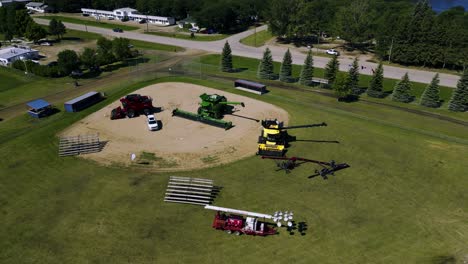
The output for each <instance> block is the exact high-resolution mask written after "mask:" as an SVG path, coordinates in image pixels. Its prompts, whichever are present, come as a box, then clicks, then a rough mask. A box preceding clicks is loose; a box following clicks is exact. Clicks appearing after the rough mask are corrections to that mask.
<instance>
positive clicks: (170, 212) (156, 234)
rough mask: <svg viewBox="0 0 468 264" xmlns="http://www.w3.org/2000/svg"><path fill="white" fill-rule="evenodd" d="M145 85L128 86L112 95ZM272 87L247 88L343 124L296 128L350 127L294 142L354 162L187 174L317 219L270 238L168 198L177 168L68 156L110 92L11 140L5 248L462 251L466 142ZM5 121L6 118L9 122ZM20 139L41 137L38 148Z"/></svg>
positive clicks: (158, 254) (226, 193) (363, 254)
mask: <svg viewBox="0 0 468 264" xmlns="http://www.w3.org/2000/svg"><path fill="white" fill-rule="evenodd" d="M158 81H185V82H194V83H198V84H202V85H206V86H210V87H214V88H218V89H222V90H225V91H230V92H231V91H233V92H235V90H234V89H232V87H231V84H228V83H225V82H217V81H216V82H214V81H209V80H195V79H191V78H175V77H172V78H161V79H159V80H158ZM137 88H138V87H137V86H132V87H128V88H125V89H122V87H115V91H114V93H111V97H112V98H111V99H109V100H110V101H112V100H114V99H117V98H118V97H119V95H121V94H124V93H125V92H128V93H130V92H132V91H133V90H135V89H137ZM273 93H274V94H275V97H271V96H263V97H257V96H254V95H252V96H251V95H247V94H244V93H242V94H243V95H246V96H249V97H252V98H261V99H262V100H264V101H267V102H269V103H274V104H276V105H279V106H281V107H283V108H285V109H286V110H287V111H288V112H289V113H290V115H291V122H292V124H303V123H306V122H307V123H309V122H311V120H312V121H315V120H319V121H322V120H323V121H326V122H328V123H329V124H330V126H328V127H325V128H323V129H322V128H317V129H315V128H313V129H297V130H291V131H290V134H292V135H295V136H297V137H298V139H325V140H332V139H335V140H339V141H340V144H319V143H307V142H293V143H292V146H291V152H290V153H288V155H289V154H292V155H296V156H303V157H309V158H316V159H324V160H328V159H335V160H337V161H339V162H348V163H349V164H350V165H351V166H352V167H351V168H349V169H347V170H343V171H341V172H340V173H337V174H336V176H334V177H330V179H329V180H327V181H325V180H322V179H321V178H314V179H307V176H308V175H310V174H311V173H313V170H314V168H315V167H314V166H313V165H311V166H309V165H303V166H301V167H299V168H297V169H298V170H297V171H294V172H293V173H292V174H288V175H285V174H284V172H282V171H281V172H275V171H274V170H275V168H276V164H275V163H274V162H267V161H265V160H261V159H260V158H258V157H251V158H247V159H244V160H241V161H238V162H234V163H230V164H226V165H223V166H219V167H215V168H211V169H206V170H197V171H189V172H180V173H177V175H178V176H189V177H200V178H208V179H214V180H215V183H216V184H217V185H220V186H223V190H222V192H221V195H220V196H219V199H217V200H216V205H219V206H226V207H232V208H239V209H245V210H251V211H258V212H263V213H269V212H273V211H275V210H293V211H294V212H295V217H296V218H295V220H296V221H306V222H307V224H308V231H307V233H306V235H305V236H298V235H293V236H290V235H288V234H287V233H286V231H285V230H284V229H282V230H281V234H280V235H278V236H272V237H266V238H260V237H253V236H240V237H237V236H229V235H226V234H225V233H224V232H221V231H216V230H214V229H212V228H211V223H212V219H213V216H214V212H213V211H208V210H204V209H202V208H200V207H198V206H190V205H187V206H184V205H175V204H167V203H163V202H162V196H163V193H164V190H165V188H166V185H167V179H168V177H169V176H170V175H174V174H173V173H155V172H152V171H150V170H139V169H136V168H123V167H120V166H119V164H115V165H113V166H100V165H98V164H96V163H94V162H90V161H88V160H86V159H81V158H73V157H72V158H64V159H60V158H58V157H57V155H56V149H55V144H56V138H55V136H56V134H57V133H58V132H59V131H61V130H63V129H64V128H66V127H68V126H69V125H70V124H72V123H74V122H76V121H78V120H80V119H81V118H82V117H84V116H86V115H88V114H90V113H92V112H94V111H95V110H96V109H99V108H101V107H102V106H103V105H105V104H106V103H104V102H103V103H101V104H99V105H96V106H93V107H92V108H90V109H87V110H85V111H83V112H80V113H76V114H65V113H60V114H58V115H57V116H55V117H51V119H48V122H42V123H38V125H37V126H36V128H35V129H31V130H30V131H29V132H27V133H26V134H24V135H23V136H21V137H17V138H16V139H14V140H11V141H9V142H5V143H4V144H1V145H0V150H1V151H0V166H1V167H2V168H7V169H6V170H5V171H4V172H5V173H2V174H0V180H1V181H2V185H1V186H0V188H2V189H14V190H15V191H14V192H13V193H12V194H11V195H9V196H1V197H2V200H1V201H0V213H1V214H2V226H0V232H1V234H2V237H1V238H0V246H1V247H2V249H3V250H2V251H1V252H0V258H1V259H2V260H4V261H3V262H5V263H19V262H32V261H36V262H41V263H44V262H46V263H80V262H83V261H85V262H90V261H93V262H113V263H122V262H128V261H131V262H138V263H153V262H158V263H173V262H174V261H177V262H180V263H187V262H189V263H213V262H220V261H224V262H229V263H274V262H279V263H286V262H287V263H290V262H293V263H311V262H317V263H369V262H386V263H387V262H388V263H403V262H404V263H418V262H419V263H424V262H428V260H429V261H432V260H433V259H436V258H438V257H440V256H446V255H448V256H452V255H453V256H455V257H456V258H458V257H459V255H457V254H459V253H458V252H462V253H463V252H464V251H463V249H464V248H465V246H466V243H464V242H465V241H464V240H463V239H456V238H454V237H453V233H454V232H450V233H445V232H444V230H447V229H451V230H456V231H459V232H462V234H465V235H466V233H463V232H464V231H463V230H466V227H467V224H466V222H465V221H463V220H464V219H465V218H464V217H463V214H460V215H457V214H454V212H457V210H460V209H461V210H462V212H463V211H466V209H467V208H466V206H467V205H466V203H464V201H466V199H467V198H468V197H467V194H466V190H465V188H464V186H466V184H467V183H468V182H467V179H466V177H464V176H465V172H466V164H464V163H462V162H460V159H459V158H460V157H463V156H465V155H466V153H467V148H466V147H465V146H460V145H459V144H454V143H450V142H443V141H438V144H441V145H439V146H438V147H437V148H435V147H434V146H431V145H430V144H429V143H428V142H427V141H428V140H434V139H433V138H432V137H428V136H426V135H421V136H418V137H414V136H413V135H409V134H408V133H406V132H404V131H403V133H401V131H399V129H397V128H393V127H390V128H389V127H387V126H385V125H381V124H376V123H374V122H367V121H366V120H362V119H355V118H349V117H348V116H346V115H343V114H341V113H332V112H328V111H322V110H321V109H320V108H315V107H308V106H306V105H304V104H297V103H292V102H291V101H289V100H283V99H282V98H281V95H284V96H285V97H287V98H296V97H297V98H298V99H297V100H298V101H300V102H303V103H308V102H314V101H315V100H319V101H322V100H328V99H323V98H321V97H320V96H318V95H313V94H304V93H298V92H294V91H281V90H278V91H277V90H275V91H273ZM276 95H277V97H276ZM329 100H330V102H329V103H330V104H332V105H333V104H336V105H337V106H340V105H338V103H337V102H336V101H335V102H332V101H331V100H332V99H329ZM327 102H328V101H327ZM246 107H248V106H246ZM356 107H358V108H363V110H366V111H368V110H369V109H373V110H374V111H377V112H378V111H379V108H378V107H376V108H368V107H367V106H363V105H356ZM340 109H341V108H340ZM393 111H394V112H395V113H399V114H400V115H401V118H402V119H403V118H406V120H407V121H406V123H404V124H406V125H407V124H411V123H413V122H414V117H413V116H412V115H408V114H407V113H404V112H400V111H398V110H393ZM28 120H29V119H27V118H25V120H24V121H27V122H28ZM49 120H50V121H49ZM12 121H13V120H12ZM12 121H6V122H5V124H4V126H7V127H9V129H8V130H9V131H12V130H10V129H20V128H16V125H17V124H19V123H21V122H22V121H23V120H21V122H20V120H19V119H18V121H17V122H12ZM439 125H440V123H434V124H433V125H432V126H434V127H436V126H439ZM444 126H446V127H447V128H456V127H457V126H456V125H453V124H444ZM2 131H6V130H1V131H0V135H3V133H4V132H2ZM49 138H55V139H53V141H54V142H52V143H51V141H49ZM21 146H30V148H29V149H28V151H25V149H24V148H23V147H21ZM439 147H441V148H439ZM47 153H48V154H47ZM20 159H21V160H24V161H26V162H25V163H24V165H23V166H17V167H16V168H9V167H8V165H10V164H11V163H12V162H15V161H16V160H20ZM10 175H13V176H10ZM135 182H138V184H135ZM18 183H20V184H18ZM38 186H40V187H38ZM30 190H31V191H30ZM5 199H6V200H5ZM428 230H429V231H430V232H428ZM234 249H235V250H234ZM246 252H248V253H246ZM462 256H463V255H462ZM213 260H214V261H213Z"/></svg>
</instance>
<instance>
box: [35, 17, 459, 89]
mask: <svg viewBox="0 0 468 264" xmlns="http://www.w3.org/2000/svg"><path fill="white" fill-rule="evenodd" d="M34 21H36V22H37V23H39V24H43V25H48V24H49V20H45V19H40V18H34ZM63 24H64V25H65V26H66V27H67V28H69V29H73V30H80V31H85V30H86V28H85V26H84V25H78V24H72V23H63ZM266 28H267V27H266V26H262V27H259V28H257V31H261V30H265V29H266ZM87 31H88V32H93V33H97V34H101V35H109V36H114V37H125V38H128V39H136V40H143V41H147V42H153V43H161V44H166V45H173V46H178V47H183V48H188V49H198V50H204V51H208V52H213V53H221V50H222V48H223V45H224V43H225V42H226V41H229V44H230V45H231V49H232V54H234V55H237V56H243V57H249V58H257V59H259V58H261V57H262V54H263V51H264V49H265V47H261V48H255V47H250V46H246V45H243V44H242V43H240V42H239V41H240V39H242V38H244V37H246V36H249V35H251V34H253V33H254V29H250V30H247V31H244V32H241V33H239V34H236V35H232V36H230V37H228V38H226V39H223V40H218V41H209V42H208V41H203V42H202V41H192V40H185V39H176V38H169V37H162V36H155V35H148V34H143V33H137V32H132V31H125V32H123V33H116V32H113V31H112V30H110V29H105V28H98V27H91V26H88V27H87ZM269 48H270V49H271V52H272V56H273V60H275V61H279V62H281V61H282V59H283V55H284V53H285V52H286V48H282V47H276V46H270V47H269ZM291 54H292V59H293V63H294V64H299V65H302V64H303V62H304V59H305V57H306V55H305V54H303V53H300V52H297V51H291ZM328 60H329V58H326V57H320V56H314V66H315V67H318V68H324V67H325V65H326V64H327V62H328ZM339 61H340V70H342V71H347V70H348V69H349V65H350V64H351V63H352V60H350V59H339ZM360 66H364V67H365V69H364V70H360V73H362V74H365V75H372V69H375V68H377V64H376V63H371V62H366V61H362V62H360ZM406 72H408V75H409V78H410V80H411V81H414V82H420V83H430V82H431V80H432V78H433V77H434V75H435V72H431V71H423V70H415V69H405V68H399V67H393V66H384V76H385V77H386V78H391V79H401V77H402V76H403V75H404V74H405V73H406ZM439 76H440V85H443V86H447V87H456V85H457V82H458V80H459V79H460V77H459V76H457V75H452V74H446V73H439Z"/></svg>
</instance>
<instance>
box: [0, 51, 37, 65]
mask: <svg viewBox="0 0 468 264" xmlns="http://www.w3.org/2000/svg"><path fill="white" fill-rule="evenodd" d="M38 56H39V51H38V50H34V49H24V48H16V47H8V48H4V49H0V65H3V66H7V65H8V64H10V63H12V62H14V61H16V60H24V59H34V58H36V57H38Z"/></svg>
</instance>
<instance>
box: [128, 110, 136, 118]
mask: <svg viewBox="0 0 468 264" xmlns="http://www.w3.org/2000/svg"><path fill="white" fill-rule="evenodd" d="M127 116H128V118H134V117H135V111H133V109H129V110H128V111H127Z"/></svg>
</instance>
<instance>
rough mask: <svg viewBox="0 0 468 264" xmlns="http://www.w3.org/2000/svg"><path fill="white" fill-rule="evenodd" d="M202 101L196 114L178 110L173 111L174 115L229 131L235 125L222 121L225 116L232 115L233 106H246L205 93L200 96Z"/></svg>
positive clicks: (220, 96)
mask: <svg viewBox="0 0 468 264" xmlns="http://www.w3.org/2000/svg"><path fill="white" fill-rule="evenodd" d="M200 99H201V102H200V103H199V105H200V107H198V110H197V113H196V114H195V113H191V112H187V111H184V110H180V109H178V108H176V109H174V110H173V111H172V115H173V116H178V117H182V118H186V119H190V120H194V121H198V122H202V123H205V124H208V125H212V126H216V127H221V128H224V129H225V130H228V129H230V128H231V127H233V125H232V122H228V121H224V120H222V118H223V117H224V115H225V114H230V113H232V111H233V108H234V107H233V105H241V106H242V107H244V106H245V105H244V103H242V102H228V101H227V99H226V97H224V96H222V95H218V94H206V93H204V94H202V95H200Z"/></svg>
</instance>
